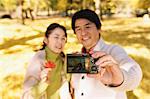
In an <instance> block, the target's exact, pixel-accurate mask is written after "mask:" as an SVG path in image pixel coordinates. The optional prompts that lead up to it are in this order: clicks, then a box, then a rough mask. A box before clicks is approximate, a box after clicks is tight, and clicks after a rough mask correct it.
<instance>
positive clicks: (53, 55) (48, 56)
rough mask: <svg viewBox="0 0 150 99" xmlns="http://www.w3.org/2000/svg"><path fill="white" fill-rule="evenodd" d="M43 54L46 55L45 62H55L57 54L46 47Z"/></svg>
mask: <svg viewBox="0 0 150 99" xmlns="http://www.w3.org/2000/svg"><path fill="white" fill-rule="evenodd" d="M45 53H46V60H51V61H56V59H57V57H58V56H59V54H57V53H54V52H53V51H52V50H50V49H49V48H48V47H47V46H46V47H45Z"/></svg>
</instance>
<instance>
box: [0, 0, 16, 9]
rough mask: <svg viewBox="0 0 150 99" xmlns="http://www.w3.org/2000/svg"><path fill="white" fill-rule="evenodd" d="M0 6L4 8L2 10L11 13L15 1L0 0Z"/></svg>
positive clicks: (14, 6)
mask: <svg viewBox="0 0 150 99" xmlns="http://www.w3.org/2000/svg"><path fill="white" fill-rule="evenodd" d="M0 6H1V7H4V10H6V11H9V12H11V11H13V10H15V9H16V6H17V1H16V0H0Z"/></svg>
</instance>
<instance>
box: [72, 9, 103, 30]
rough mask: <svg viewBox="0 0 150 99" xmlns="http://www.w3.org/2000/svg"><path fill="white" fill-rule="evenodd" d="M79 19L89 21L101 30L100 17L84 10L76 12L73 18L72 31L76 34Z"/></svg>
mask: <svg viewBox="0 0 150 99" xmlns="http://www.w3.org/2000/svg"><path fill="white" fill-rule="evenodd" d="M77 19H87V20H89V21H91V22H93V23H94V24H95V25H96V27H97V29H100V28H101V22H100V19H99V17H98V15H97V14H96V13H95V12H94V11H92V10H89V9H84V10H80V11H78V12H76V13H75V14H74V15H73V16H72V29H73V31H74V33H75V22H76V20H77Z"/></svg>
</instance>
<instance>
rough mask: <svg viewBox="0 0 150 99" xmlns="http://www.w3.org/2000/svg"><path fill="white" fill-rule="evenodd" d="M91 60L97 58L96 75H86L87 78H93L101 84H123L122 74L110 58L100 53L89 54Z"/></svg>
mask: <svg viewBox="0 0 150 99" xmlns="http://www.w3.org/2000/svg"><path fill="white" fill-rule="evenodd" d="M91 55H92V57H93V58H99V59H98V60H97V61H96V63H95V64H96V65H97V66H99V69H100V71H99V73H98V74H88V77H95V78H96V79H99V80H100V81H101V82H102V83H103V84H106V85H112V86H119V85H120V84H122V82H123V80H124V79H123V74H122V72H121V69H120V68H119V65H118V63H117V62H116V61H115V59H114V58H113V57H112V56H111V55H108V54H106V53H105V52H102V51H97V52H94V53H93V52H91Z"/></svg>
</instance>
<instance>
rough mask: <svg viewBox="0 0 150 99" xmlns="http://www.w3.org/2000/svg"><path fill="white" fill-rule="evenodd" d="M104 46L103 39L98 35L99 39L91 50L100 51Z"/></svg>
mask: <svg viewBox="0 0 150 99" xmlns="http://www.w3.org/2000/svg"><path fill="white" fill-rule="evenodd" d="M104 46H105V42H104V41H103V38H102V37H100V39H99V41H98V42H97V44H96V46H95V47H94V49H93V51H100V50H102V49H103V47H104Z"/></svg>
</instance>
